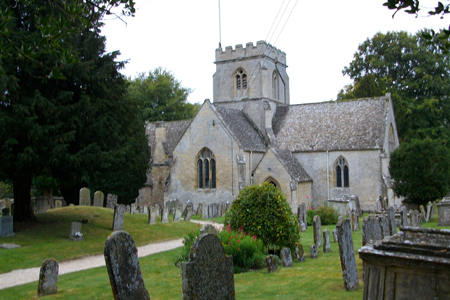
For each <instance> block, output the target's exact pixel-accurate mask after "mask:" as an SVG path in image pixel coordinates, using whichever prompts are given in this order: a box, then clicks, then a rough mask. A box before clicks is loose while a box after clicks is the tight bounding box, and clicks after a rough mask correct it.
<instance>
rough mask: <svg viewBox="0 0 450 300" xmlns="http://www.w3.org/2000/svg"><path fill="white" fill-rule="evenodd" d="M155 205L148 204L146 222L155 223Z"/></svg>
mask: <svg viewBox="0 0 450 300" xmlns="http://www.w3.org/2000/svg"><path fill="white" fill-rule="evenodd" d="M156 209H157V208H156V207H155V206H153V205H152V206H150V210H149V212H148V224H150V225H156V217H157V213H156Z"/></svg>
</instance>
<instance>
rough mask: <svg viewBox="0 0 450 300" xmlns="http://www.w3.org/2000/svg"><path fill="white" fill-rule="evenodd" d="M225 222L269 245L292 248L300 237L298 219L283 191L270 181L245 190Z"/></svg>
mask: <svg viewBox="0 0 450 300" xmlns="http://www.w3.org/2000/svg"><path fill="white" fill-rule="evenodd" d="M225 223H226V224H230V225H231V228H232V229H233V230H235V231H238V230H239V229H241V230H243V231H244V232H247V233H249V234H251V235H256V236H257V237H258V238H259V239H261V240H262V241H263V243H264V245H265V246H266V247H269V248H283V247H289V248H293V247H294V246H295V243H296V242H298V241H299V239H300V230H299V227H298V224H297V220H296V218H295V216H294V214H293V213H292V210H291V208H290V206H289V204H288V202H287V201H286V197H285V196H284V194H283V192H282V191H281V190H280V189H279V188H277V187H275V186H274V185H272V184H270V183H266V182H265V183H262V184H260V185H253V186H247V187H245V188H244V189H242V190H241V191H240V193H239V195H238V196H237V198H236V199H235V200H234V202H233V204H232V206H231V208H230V210H229V211H228V212H227V214H226V215H225Z"/></svg>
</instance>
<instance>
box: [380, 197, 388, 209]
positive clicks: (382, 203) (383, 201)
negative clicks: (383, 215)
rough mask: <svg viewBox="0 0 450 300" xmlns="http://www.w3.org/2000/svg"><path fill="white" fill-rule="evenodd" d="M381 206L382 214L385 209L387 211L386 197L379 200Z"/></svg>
mask: <svg viewBox="0 0 450 300" xmlns="http://www.w3.org/2000/svg"><path fill="white" fill-rule="evenodd" d="M381 206H382V207H383V212H386V211H387V209H388V202H387V198H386V197H384V198H383V199H382V200H381Z"/></svg>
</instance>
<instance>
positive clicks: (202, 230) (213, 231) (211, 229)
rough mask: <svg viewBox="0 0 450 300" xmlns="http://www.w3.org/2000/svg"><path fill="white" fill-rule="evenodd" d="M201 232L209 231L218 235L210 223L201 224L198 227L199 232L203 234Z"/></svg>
mask: <svg viewBox="0 0 450 300" xmlns="http://www.w3.org/2000/svg"><path fill="white" fill-rule="evenodd" d="M203 233H211V234H215V235H218V233H217V230H216V228H215V227H214V226H212V225H211V224H205V225H203V226H202V228H201V229H200V234H203Z"/></svg>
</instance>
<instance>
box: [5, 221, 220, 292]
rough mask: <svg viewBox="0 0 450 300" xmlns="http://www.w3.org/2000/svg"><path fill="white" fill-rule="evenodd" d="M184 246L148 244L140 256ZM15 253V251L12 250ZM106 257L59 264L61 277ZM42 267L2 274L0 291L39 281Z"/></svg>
mask: <svg viewBox="0 0 450 300" xmlns="http://www.w3.org/2000/svg"><path fill="white" fill-rule="evenodd" d="M191 222H194V223H198V224H202V225H205V224H210V225H213V226H215V227H216V228H219V226H222V224H217V223H213V222H209V221H197V220H192V221H191ZM182 246H183V239H182V238H181V239H176V240H171V241H165V242H160V243H153V244H148V245H145V246H141V247H138V256H139V257H144V256H148V255H151V254H155V253H159V252H164V251H168V250H172V249H175V248H179V247H182ZM12 251H13V250H12ZM105 265H106V264H105V257H104V256H103V254H97V255H92V256H85V257H80V258H77V259H73V260H67V261H62V262H59V272H58V274H59V275H63V274H67V273H72V272H78V271H82V270H87V269H92V268H97V267H102V266H105ZM39 271H40V267H37V268H30V269H19V270H14V271H11V272H8V273H3V274H0V290H2V289H6V288H9V287H12V286H16V285H22V284H26V283H30V282H34V281H38V280H39Z"/></svg>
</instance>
